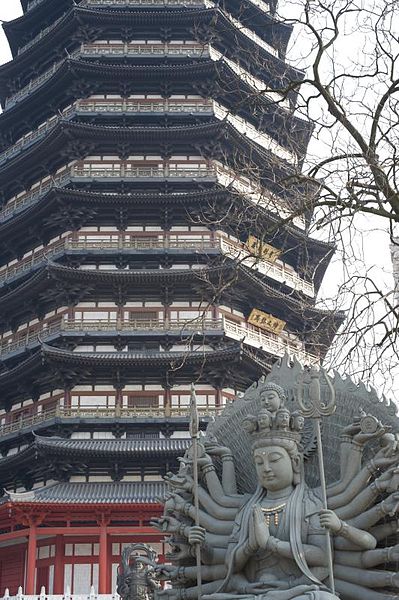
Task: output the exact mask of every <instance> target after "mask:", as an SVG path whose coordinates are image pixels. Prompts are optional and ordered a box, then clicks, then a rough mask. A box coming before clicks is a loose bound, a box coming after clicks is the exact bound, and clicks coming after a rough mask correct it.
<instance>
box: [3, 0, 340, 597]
mask: <svg viewBox="0 0 399 600" xmlns="http://www.w3.org/2000/svg"><path fill="white" fill-rule="evenodd" d="M148 2H151V4H148ZM22 6H23V9H24V13H25V14H24V15H23V16H22V17H21V18H19V19H16V20H15V21H13V22H11V23H7V24H5V26H4V28H5V31H6V33H7V36H8V39H9V42H10V45H11V49H12V52H13V56H14V59H13V61H11V62H10V63H8V64H6V65H4V66H2V67H1V68H0V84H1V85H0V87H1V88H2V95H1V98H0V99H1V101H2V104H3V108H4V110H3V113H2V114H1V115H0V131H1V134H0V187H1V189H2V205H1V207H0V454H1V458H0V488H2V489H6V490H7V491H6V493H5V494H4V497H3V498H2V499H1V500H0V523H1V524H0V545H1V548H0V587H3V588H5V587H8V588H9V589H10V593H11V594H14V593H16V591H17V587H18V586H20V585H22V586H23V587H24V589H25V593H27V594H29V595H31V594H34V593H35V592H37V591H39V590H40V587H41V586H42V585H44V586H45V587H46V590H47V591H48V593H49V594H52V593H56V594H61V595H62V594H65V593H66V590H67V589H70V591H71V593H73V594H88V593H89V590H90V586H91V585H93V586H94V587H95V590H96V592H97V591H98V593H101V594H106V593H108V594H109V593H113V592H114V591H115V582H116V580H115V577H116V564H117V563H118V562H119V556H120V552H121V549H122V544H124V543H126V542H131V541H139V540H140V541H150V542H152V543H154V544H155V546H156V548H157V549H158V550H159V552H160V554H161V557H163V556H164V555H165V553H166V547H165V545H164V544H163V543H162V542H161V539H160V538H161V536H160V534H159V532H155V530H154V529H152V528H150V527H149V520H150V515H151V516H153V515H154V514H155V515H156V514H159V511H160V506H159V504H158V502H159V500H158V498H159V497H160V496H162V495H163V494H164V493H165V486H164V483H163V481H162V476H163V475H164V474H165V473H166V472H167V471H168V470H174V469H175V468H176V467H177V465H178V463H177V458H178V457H179V456H181V455H182V454H184V452H185V451H186V450H187V449H188V448H189V445H190V441H189V440H188V429H189V423H188V412H189V405H190V397H191V396H190V395H191V384H192V382H195V386H196V393H197V400H198V412H199V423H200V428H201V429H205V428H206V426H207V423H208V422H209V421H210V420H211V419H212V418H213V417H214V416H215V415H217V414H219V413H220V412H221V411H222V410H224V409H225V407H226V405H228V404H229V403H231V402H234V400H235V398H236V397H237V394H239V393H240V392H241V391H243V390H244V389H245V388H246V387H247V386H248V385H249V384H250V383H251V382H252V381H253V380H255V379H256V378H258V377H259V376H261V375H264V374H266V373H268V372H269V371H270V369H271V366H272V364H273V362H274V361H275V360H276V359H281V358H283V357H285V356H287V355H291V356H292V355H295V356H296V357H297V358H298V359H299V360H301V361H302V362H303V363H305V364H307V365H311V364H318V363H319V362H320V361H321V360H322V359H323V357H324V355H325V353H326V351H327V349H328V347H329V345H330V343H331V341H332V338H333V336H334V334H335V332H336V330H337V328H338V327H339V325H340V324H341V322H342V319H343V315H342V314H341V313H335V314H331V313H330V312H328V311H325V310H321V309H320V308H319V307H318V306H317V304H316V294H317V291H318V288H319V286H320V284H321V281H322V279H323V276H324V273H325V270H326V268H327V265H328V263H329V260H330V258H331V255H332V253H333V250H334V246H333V245H332V244H330V243H323V242H321V241H318V240H315V239H313V238H311V237H310V236H309V232H308V225H309V221H310V219H311V216H312V206H313V202H314V201H315V200H316V199H317V190H316V189H314V188H310V187H304V186H303V185H299V184H298V183H296V181H297V179H296V175H297V173H298V171H300V169H301V166H302V164H303V161H304V157H305V153H306V148H307V144H308V141H309V137H310V134H311V131H312V128H311V125H310V124H309V123H307V122H304V121H303V120H301V119H300V118H298V117H297V116H296V115H295V108H296V100H297V94H298V87H297V86H295V87H294V88H293V89H292V91H290V92H289V93H288V94H284V93H283V92H282V87H284V86H285V85H286V84H287V83H288V82H289V81H291V80H292V79H295V81H297V82H300V81H301V80H302V79H303V73H301V72H300V71H297V70H296V69H295V68H294V67H292V66H290V65H288V64H287V63H286V62H285V52H286V48H287V45H288V41H289V37H290V33H291V28H290V27H288V26H287V25H286V24H284V23H282V22H280V21H278V20H277V19H275V17H274V9H275V3H274V2H272V3H266V2H263V0H256V1H255V0H226V2H225V3H223V4H218V5H215V4H213V3H212V2H210V1H208V0H207V1H206V3H205V2H202V1H201V0H184V3H183V0H82V1H81V2H78V1H74V0H30V1H29V2H28V1H27V0H23V2H22ZM304 207H305V208H306V210H305V211H303V210H301V209H303V208H304ZM301 212H302V214H298V213H301ZM172 551H179V548H172ZM10 561H11V562H12V564H10Z"/></svg>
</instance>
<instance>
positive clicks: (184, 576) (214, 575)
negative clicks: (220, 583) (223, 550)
mask: <svg viewBox="0 0 399 600" xmlns="http://www.w3.org/2000/svg"><path fill="white" fill-rule="evenodd" d="M226 572H227V569H226V566H225V565H224V564H219V565H205V566H204V565H202V566H201V578H202V580H203V581H214V580H215V579H222V578H223V577H225V575H226ZM170 578H171V579H174V580H177V581H182V582H186V581H193V580H195V579H197V567H173V571H172V572H171V573H170Z"/></svg>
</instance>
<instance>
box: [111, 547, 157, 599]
mask: <svg viewBox="0 0 399 600" xmlns="http://www.w3.org/2000/svg"><path fill="white" fill-rule="evenodd" d="M156 556H157V555H156V552H155V550H153V549H152V548H150V546H147V545H146V544H131V545H130V546H128V547H127V548H125V549H124V550H123V552H122V557H121V563H120V565H119V567H118V581H117V584H118V587H117V592H118V594H119V595H120V597H121V598H122V600H153V598H154V591H155V590H156V589H159V588H160V587H161V585H160V583H159V582H158V581H156V579H155V568H156V566H157V563H156Z"/></svg>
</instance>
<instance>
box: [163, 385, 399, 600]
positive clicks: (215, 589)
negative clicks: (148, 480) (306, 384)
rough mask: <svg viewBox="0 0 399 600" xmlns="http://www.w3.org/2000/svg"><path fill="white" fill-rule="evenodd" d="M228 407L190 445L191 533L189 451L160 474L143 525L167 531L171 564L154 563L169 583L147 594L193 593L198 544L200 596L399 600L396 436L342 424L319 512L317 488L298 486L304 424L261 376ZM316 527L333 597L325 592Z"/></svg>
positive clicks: (375, 425)
mask: <svg viewBox="0 0 399 600" xmlns="http://www.w3.org/2000/svg"><path fill="white" fill-rule="evenodd" d="M293 401H294V397H292V398H290V402H293ZM234 404H237V406H236V407H233V408H232V407H231V406H229V407H228V410H227V414H223V415H222V416H221V417H219V418H218V419H216V422H215V423H214V424H212V425H211V426H210V427H209V428H208V431H207V434H206V436H205V437H204V438H202V439H201V441H200V445H199V450H200V451H199V452H198V461H197V463H198V469H199V472H200V482H199V486H198V488H197V490H198V491H197V493H198V499H199V526H196V525H195V524H194V523H195V518H196V510H195V506H194V502H193V490H194V486H195V483H194V480H193V477H192V474H193V470H192V453H191V452H190V451H188V453H187V455H186V456H185V457H184V458H183V460H182V462H181V468H180V470H179V473H178V474H177V475H173V474H171V473H169V474H168V475H167V477H166V479H167V481H168V482H169V484H170V487H171V494H170V496H169V497H168V499H167V501H166V504H165V512H164V516H163V517H162V518H160V519H154V520H153V524H154V525H155V526H157V527H158V528H160V529H161V530H162V531H163V532H166V533H170V534H171V535H172V538H171V543H172V549H173V553H172V554H171V559H172V563H173V564H172V565H162V566H159V567H157V573H158V576H159V578H160V579H164V580H171V582H172V588H171V589H165V590H161V591H158V592H157V593H156V597H157V598H159V599H160V600H161V599H162V598H164V597H165V598H169V599H170V600H175V599H184V598H186V599H188V600H190V599H193V600H194V599H196V598H198V588H197V585H196V580H197V567H196V563H195V560H194V556H195V548H196V545H197V544H200V547H201V579H202V583H201V598H202V599H203V600H236V599H237V600H255V599H256V600H309V599H313V600H337V599H338V598H341V600H388V599H390V600H393V599H394V598H398V590H399V573H398V572H397V571H398V561H399V543H398V542H399V539H398V534H397V532H398V517H397V514H398V512H399V493H398V488H399V469H398V464H399V442H398V436H397V434H396V433H393V432H392V431H390V428H385V427H384V426H383V425H382V424H381V422H380V421H379V420H378V419H377V418H374V417H373V416H371V415H369V414H366V413H364V412H363V413H360V415H359V417H357V418H355V419H354V422H353V423H351V424H350V425H346V426H344V427H341V432H340V433H341V441H340V447H341V473H340V477H339V479H338V481H335V482H333V483H331V484H330V485H329V486H328V489H327V494H328V507H329V508H328V510H324V509H323V505H322V500H321V493H320V489H319V488H318V487H317V486H314V487H313V488H312V489H311V488H309V487H308V486H307V484H306V479H305V475H306V471H307V464H308V463H307V462H306V461H305V457H307V456H309V455H310V454H311V453H310V454H309V452H310V451H309V448H311V447H313V451H314V440H312V434H311V425H310V426H309V424H308V423H307V420H304V419H303V417H302V416H301V415H300V414H299V412H298V411H296V410H290V409H289V408H288V406H287V405H288V401H287V398H286V393H285V390H284V389H283V388H282V387H281V386H279V385H277V384H276V383H270V382H268V381H264V380H260V381H259V382H258V383H257V384H254V385H253V386H251V388H249V390H248V393H246V395H244V398H242V399H239V400H237V402H236V403H234ZM293 408H294V409H295V408H296V407H295V406H293ZM391 417H392V415H391ZM390 421H391V422H392V418H390ZM398 429H399V427H398ZM330 433H331V432H330ZM336 433H337V434H339V433H338V432H336ZM331 435H332V434H331ZM334 435H335V433H334ZM228 439H230V440H231V444H229V446H227V445H226V440H228ZM303 444H304V446H305V447H304V446H303ZM233 448H234V450H233ZM240 448H241V449H242V450H241V449H240ZM370 448H371V450H370ZM248 456H250V457H251V460H252V462H253V467H254V471H255V473H256V479H255V480H253V481H254V484H253V485H251V486H249V485H248V481H251V479H250V477H248V472H247V471H248V468H247V463H246V462H245V461H244V463H242V461H241V458H245V457H248ZM328 458H329V457H328V456H325V462H326V463H328ZM245 460H247V459H245ZM309 463H310V461H309ZM243 469H244V470H245V472H244V473H243V472H242V471H243ZM328 472H329V471H328V469H327V473H328ZM326 530H329V531H330V535H331V540H332V546H333V562H334V579H335V588H336V590H337V592H336V594H333V593H332V592H331V588H329V580H328V569H327V558H326ZM337 594H338V595H337Z"/></svg>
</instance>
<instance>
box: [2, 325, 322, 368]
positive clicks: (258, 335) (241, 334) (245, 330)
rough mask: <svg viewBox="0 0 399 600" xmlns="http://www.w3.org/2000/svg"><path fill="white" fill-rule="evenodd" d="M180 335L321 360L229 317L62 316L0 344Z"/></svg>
mask: <svg viewBox="0 0 399 600" xmlns="http://www.w3.org/2000/svg"><path fill="white" fill-rule="evenodd" d="M74 331H75V332H86V333H90V332H91V333H99V332H118V333H122V332H132V333H133V332H134V333H145V332H148V333H151V332H159V333H162V332H171V331H173V332H176V333H180V334H181V335H183V336H184V335H186V334H187V335H194V334H204V333H205V332H206V331H219V332H224V333H225V335H226V336H227V337H230V338H232V339H235V340H240V341H243V343H244V344H248V345H249V346H252V347H255V348H261V349H263V350H264V351H266V352H269V353H270V354H273V355H274V356H284V354H285V353H286V352H288V353H289V354H295V355H296V356H297V357H298V359H299V360H300V361H301V362H303V363H306V364H313V363H317V362H319V358H318V357H317V356H315V355H311V354H309V353H308V352H306V351H304V345H303V343H302V342H301V341H299V340H298V341H295V340H292V339H290V338H288V337H287V336H286V335H284V334H281V335H276V334H272V333H267V332H265V331H261V330H260V329H257V328H255V327H251V326H248V325H247V324H246V323H238V322H235V321H232V320H230V319H229V318H228V317H224V318H223V319H204V318H202V317H199V318H197V319H189V320H181V321H174V320H171V321H166V320H165V321H160V320H158V319H130V320H125V321H122V320H115V319H89V318H81V319H67V318H66V317H62V318H60V319H57V320H56V321H53V322H52V323H50V324H47V325H46V326H44V327H43V326H42V327H41V328H39V327H37V328H36V329H35V330H34V331H27V332H26V333H24V332H21V333H19V334H17V335H16V336H12V337H11V338H10V339H9V340H3V341H2V342H1V344H0V356H1V357H2V358H5V357H6V356H8V355H10V354H11V353H14V352H16V351H18V350H21V349H22V350H23V349H25V348H31V347H35V346H37V345H38V344H39V343H40V340H43V341H45V340H47V339H48V338H50V337H52V336H54V335H56V334H63V333H67V332H74Z"/></svg>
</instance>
